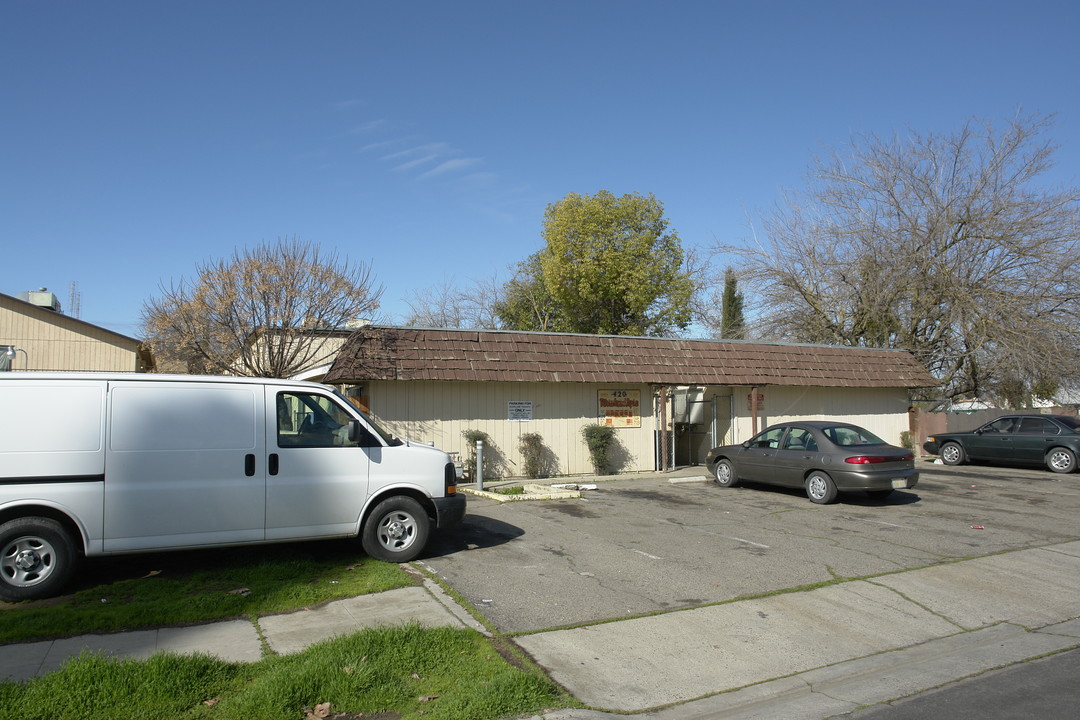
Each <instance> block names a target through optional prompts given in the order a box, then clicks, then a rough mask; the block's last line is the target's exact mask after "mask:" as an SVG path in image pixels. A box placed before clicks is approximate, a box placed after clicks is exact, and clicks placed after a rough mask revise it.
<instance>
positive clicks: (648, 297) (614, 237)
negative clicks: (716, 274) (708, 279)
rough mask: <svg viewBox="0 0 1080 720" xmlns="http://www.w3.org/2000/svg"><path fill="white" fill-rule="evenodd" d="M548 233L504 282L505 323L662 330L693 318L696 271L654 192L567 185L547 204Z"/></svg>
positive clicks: (623, 331) (614, 331)
mask: <svg viewBox="0 0 1080 720" xmlns="http://www.w3.org/2000/svg"><path fill="white" fill-rule="evenodd" d="M543 236H544V240H545V247H544V249H542V250H541V251H540V252H538V253H537V254H535V255H533V256H532V257H530V258H529V259H528V260H526V261H525V262H524V263H522V265H521V266H520V267H519V270H518V274H517V276H516V277H515V278H514V280H512V281H511V283H510V284H509V285H508V286H507V288H506V289H505V294H504V300H503V303H502V305H501V310H500V312H499V317H500V319H501V320H502V322H503V323H505V325H506V326H507V327H511V328H514V329H519V330H554V331H557V332H573V333H588V334H602V335H650V336H662V335H668V334H671V333H673V332H675V331H677V330H684V329H686V327H687V326H688V325H689V324H690V321H691V309H690V299H691V295H692V294H693V291H694V286H693V282H692V278H691V277H690V273H689V272H688V271H687V270H686V268H685V262H684V260H685V255H684V252H683V249H682V244H681V242H680V240H679V236H678V235H677V234H676V233H675V231H673V230H671V229H670V228H669V222H668V220H667V219H666V218H664V208H663V205H662V204H661V203H660V201H658V200H657V199H656V198H655V197H654V196H653V195H647V196H643V195H639V194H627V195H623V196H622V197H615V196H614V195H613V194H612V193H611V192H609V191H607V190H601V191H600V192H598V193H597V194H596V195H592V196H590V195H578V194H577V193H570V194H569V195H567V196H566V197H565V198H563V199H562V200H560V201H559V202H557V203H553V204H551V205H549V206H548V208H547V212H546V213H545V216H544V232H543Z"/></svg>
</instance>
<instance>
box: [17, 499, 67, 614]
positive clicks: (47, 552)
mask: <svg viewBox="0 0 1080 720" xmlns="http://www.w3.org/2000/svg"><path fill="white" fill-rule="evenodd" d="M75 559H76V551H75V543H74V542H73V541H72V539H71V536H70V535H69V534H68V532H67V531H66V530H64V528H63V526H62V525H60V523H58V522H56V521H55V520H52V519H50V518H41V517H25V518H16V519H14V520H9V521H8V522H6V523H4V524H3V525H0V599H2V600H5V601H7V602H21V601H23V600H36V599H38V598H44V597H49V596H51V595H56V594H57V593H58V592H59V591H60V590H61V589H62V588H63V587H64V585H66V584H67V581H68V580H69V579H70V578H71V573H72V571H74V569H75Z"/></svg>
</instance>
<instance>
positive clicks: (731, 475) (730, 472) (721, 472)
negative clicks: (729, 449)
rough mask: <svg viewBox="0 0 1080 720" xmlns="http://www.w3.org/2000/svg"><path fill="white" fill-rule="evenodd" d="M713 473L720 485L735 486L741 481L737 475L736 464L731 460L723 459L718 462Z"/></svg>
mask: <svg viewBox="0 0 1080 720" xmlns="http://www.w3.org/2000/svg"><path fill="white" fill-rule="evenodd" d="M713 474H714V475H715V476H716V484H717V485H719V486H720V487H734V486H735V484H736V483H737V482H739V478H738V477H737V476H736V475H735V466H734V465H732V464H731V461H730V460H721V461H719V462H718V463H716V467H714V468H713Z"/></svg>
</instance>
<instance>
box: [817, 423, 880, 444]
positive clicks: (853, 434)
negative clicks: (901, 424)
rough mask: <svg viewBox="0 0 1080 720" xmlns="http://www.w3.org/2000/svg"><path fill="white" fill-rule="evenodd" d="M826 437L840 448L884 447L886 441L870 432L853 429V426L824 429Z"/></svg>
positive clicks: (836, 426)
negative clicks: (859, 446) (858, 446)
mask: <svg viewBox="0 0 1080 720" xmlns="http://www.w3.org/2000/svg"><path fill="white" fill-rule="evenodd" d="M822 432H823V433H825V437H827V438H829V440H831V441H832V442H833V443H835V444H836V445H839V446H840V447H855V446H856V445H884V444H885V441H884V440H882V439H881V438H879V437H878V436H877V435H875V434H874V433H872V432H870V431H869V430H864V429H862V428H857V427H853V426H851V425H835V426H833V427H827V428H824V429H822Z"/></svg>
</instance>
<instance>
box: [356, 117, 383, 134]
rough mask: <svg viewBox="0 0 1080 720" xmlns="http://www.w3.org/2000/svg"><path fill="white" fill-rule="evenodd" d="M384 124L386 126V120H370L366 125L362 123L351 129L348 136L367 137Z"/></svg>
mask: <svg viewBox="0 0 1080 720" xmlns="http://www.w3.org/2000/svg"><path fill="white" fill-rule="evenodd" d="M384 124H386V120H385V119H384V118H379V119H378V120H368V121H367V122H366V123H360V124H359V125H356V126H355V127H353V128H352V129H350V130H349V131H348V134H349V135H366V134H367V133H369V132H371V131H373V130H378V129H379V128H380V127H382V126H383V125H384Z"/></svg>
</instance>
